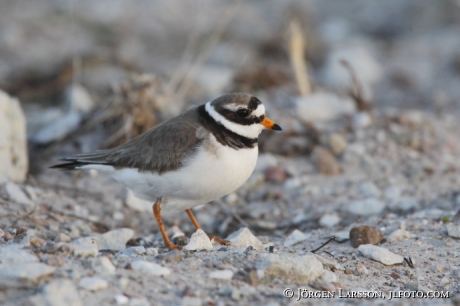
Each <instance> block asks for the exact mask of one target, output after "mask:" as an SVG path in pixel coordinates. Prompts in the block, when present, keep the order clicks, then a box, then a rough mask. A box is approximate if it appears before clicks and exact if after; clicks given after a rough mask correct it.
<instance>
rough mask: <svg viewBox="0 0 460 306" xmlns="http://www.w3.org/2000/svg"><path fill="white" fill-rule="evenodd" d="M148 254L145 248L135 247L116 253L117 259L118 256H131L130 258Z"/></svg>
mask: <svg viewBox="0 0 460 306" xmlns="http://www.w3.org/2000/svg"><path fill="white" fill-rule="evenodd" d="M145 253H146V250H145V248H144V247H143V246H135V247H130V248H127V249H124V250H121V251H118V252H117V253H115V257H118V256H129V257H136V256H140V255H143V254H145Z"/></svg>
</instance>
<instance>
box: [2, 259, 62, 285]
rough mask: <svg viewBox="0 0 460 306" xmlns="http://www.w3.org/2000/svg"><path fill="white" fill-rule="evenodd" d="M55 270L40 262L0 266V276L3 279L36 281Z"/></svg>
mask: <svg viewBox="0 0 460 306" xmlns="http://www.w3.org/2000/svg"><path fill="white" fill-rule="evenodd" d="M55 270H56V269H55V268H54V267H51V266H48V265H45V264H43V263H40V262H28V263H14V264H1V265H0V275H1V277H2V278H3V279H17V280H23V279H26V280H29V281H37V280H38V279H39V278H40V277H43V276H47V275H50V274H53V273H54V271H55Z"/></svg>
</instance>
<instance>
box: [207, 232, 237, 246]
mask: <svg viewBox="0 0 460 306" xmlns="http://www.w3.org/2000/svg"><path fill="white" fill-rule="evenodd" d="M208 237H209V239H210V240H211V241H213V240H214V241H215V242H217V243H220V244H222V245H226V246H229V245H231V243H230V241H228V240H225V239H222V238H219V237H216V236H213V235H208Z"/></svg>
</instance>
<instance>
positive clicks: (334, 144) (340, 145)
mask: <svg viewBox="0 0 460 306" xmlns="http://www.w3.org/2000/svg"><path fill="white" fill-rule="evenodd" d="M329 146H330V147H331V150H332V152H334V154H335V155H337V156H338V155H340V154H342V152H343V151H344V150H345V148H346V147H347V141H346V140H345V138H344V137H343V136H342V135H340V134H337V133H332V134H331V135H329Z"/></svg>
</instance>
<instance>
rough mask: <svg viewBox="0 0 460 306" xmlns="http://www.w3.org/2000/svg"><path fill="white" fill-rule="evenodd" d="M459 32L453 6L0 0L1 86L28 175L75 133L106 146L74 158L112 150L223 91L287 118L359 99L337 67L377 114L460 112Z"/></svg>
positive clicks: (451, 2)
mask: <svg viewBox="0 0 460 306" xmlns="http://www.w3.org/2000/svg"><path fill="white" fill-rule="evenodd" d="M459 28H460V2H459V1H457V0H447V1H437V2H433V1H419V0H404V1H400V0H391V1H372V2H368V1H364V0H355V1H347V3H344V2H343V1H327V2H324V1H320V0H318V1H315V0H311V1H256V0H254V1H219V2H215V1H206V0H200V1H193V2H190V1H179V0H173V1H170V0H168V1H166V0H165V1H161V0H160V1H136V2H132V1H112V0H107V1H104V0H102V1H70V0H69V1H64V0H37V1H33V2H30V1H2V2H1V3H0V88H1V89H2V90H4V91H5V92H7V93H8V94H10V95H12V96H16V97H18V98H19V100H20V102H21V105H22V108H23V109H24V111H25V114H26V118H27V120H26V122H27V136H28V141H29V142H30V144H31V145H30V148H31V149H34V151H33V152H31V153H32V156H34V154H36V155H35V157H36V158H32V160H31V165H30V166H31V170H32V172H34V171H37V170H38V169H37V168H36V167H37V165H36V162H38V161H40V162H41V160H42V159H41V158H45V160H46V159H47V158H49V156H50V153H51V151H53V152H54V150H51V149H50V147H49V146H50V144H51V143H53V142H56V141H58V142H59V143H60V144H68V143H70V142H72V141H73V140H75V139H76V136H75V134H74V133H73V132H75V131H76V130H81V128H85V131H80V134H81V133H83V134H84V133H87V132H91V133H94V129H98V128H99V129H100V130H99V133H98V135H99V136H100V138H102V139H104V140H105V141H101V139H95V140H94V141H92V142H91V141H90V142H87V143H86V144H85V143H81V144H80V145H81V146H83V147H82V148H81V149H80V150H83V151H88V150H91V149H95V148H97V147H106V146H113V145H115V144H119V143H120V142H123V141H125V139H126V138H131V137H133V136H136V134H138V133H139V132H142V131H144V130H145V129H147V128H148V127H150V126H153V125H154V124H156V123H158V122H159V121H162V120H164V119H167V118H170V117H172V116H175V115H177V114H178V113H180V112H181V111H183V110H185V109H187V108H189V107H190V106H191V105H195V104H201V103H203V102H206V101H208V100H210V99H212V98H213V97H216V96H218V95H220V94H222V93H225V92H229V91H246V92H250V93H252V94H254V95H258V96H260V98H261V99H262V100H263V101H264V102H266V103H267V104H269V105H271V107H272V108H276V111H275V110H269V112H270V111H271V112H272V117H276V115H273V113H276V114H277V116H283V117H285V116H291V115H293V114H294V113H295V112H296V110H297V108H296V107H297V105H296V102H298V101H297V100H298V98H299V97H300V96H308V95H309V94H311V93H317V92H325V91H326V92H335V93H337V94H339V95H340V94H343V93H346V92H348V91H349V90H351V85H350V84H351V82H350V80H351V79H352V76H351V75H350V73H349V71H348V70H347V69H346V67H345V66H343V65H342V64H340V60H342V59H345V60H346V61H347V62H348V64H349V65H351V67H352V68H353V70H354V74H355V77H356V78H357V79H358V81H359V83H360V84H359V86H360V87H361V88H362V90H361V91H362V94H363V96H364V98H365V99H367V100H368V101H369V102H371V103H372V104H373V105H374V106H377V107H379V108H390V107H392V108H396V109H407V108H419V109H424V110H432V111H449V112H450V111H457V105H458V103H459V100H460V86H458V84H459V79H460V35H458V33H459ZM303 72H305V74H306V76H305V75H304V76H302V74H303ZM319 99H320V100H321V99H331V97H330V96H328V97H319ZM339 103H340V102H339ZM325 104H328V103H325ZM332 104H333V103H332ZM345 104H346V103H345ZM328 105H329V104H328ZM315 107H316V106H315ZM322 107H323V108H327V106H324V105H323V106H322ZM331 107H333V108H335V106H334V105H332V106H331ZM341 107H343V105H341ZM140 109H141V110H140ZM142 109H147V112H143V111H142ZM310 111H311V112H312V111H313V110H310ZM315 112H320V113H321V112H326V113H327V112H329V111H328V110H327V109H324V110H323V109H319V110H316V109H315ZM335 112H339V113H340V110H337V109H336V110H335ZM89 114H91V115H90V116H89ZM318 116H320V117H321V116H323V115H318ZM325 116H326V117H328V118H326V119H330V118H329V117H331V114H326V115H325ZM300 117H301V119H302V116H300ZM310 117H315V115H310V116H309V115H307V116H306V118H303V119H306V121H311V120H310V119H317V118H310ZM63 118H64V119H65V120H64V119H63ZM275 119H277V120H278V121H279V120H282V119H281V118H275ZM319 119H324V118H323V117H321V118H319ZM88 120H89V121H91V122H88ZM286 121H287V122H289V120H286ZM303 121H305V120H303ZM50 125H51V126H50ZM128 125H129V126H130V128H128V127H127V126H128ZM101 126H102V127H103V128H101ZM288 131H289V130H288ZM54 147H55V148H54V149H57V148H56V146H54ZM44 148H45V149H48V150H47V151H46V150H45V151H46V152H44V151H43V150H44ZM50 150H51V151H50ZM72 151H74V150H73V148H72ZM43 154H45V155H43Z"/></svg>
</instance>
